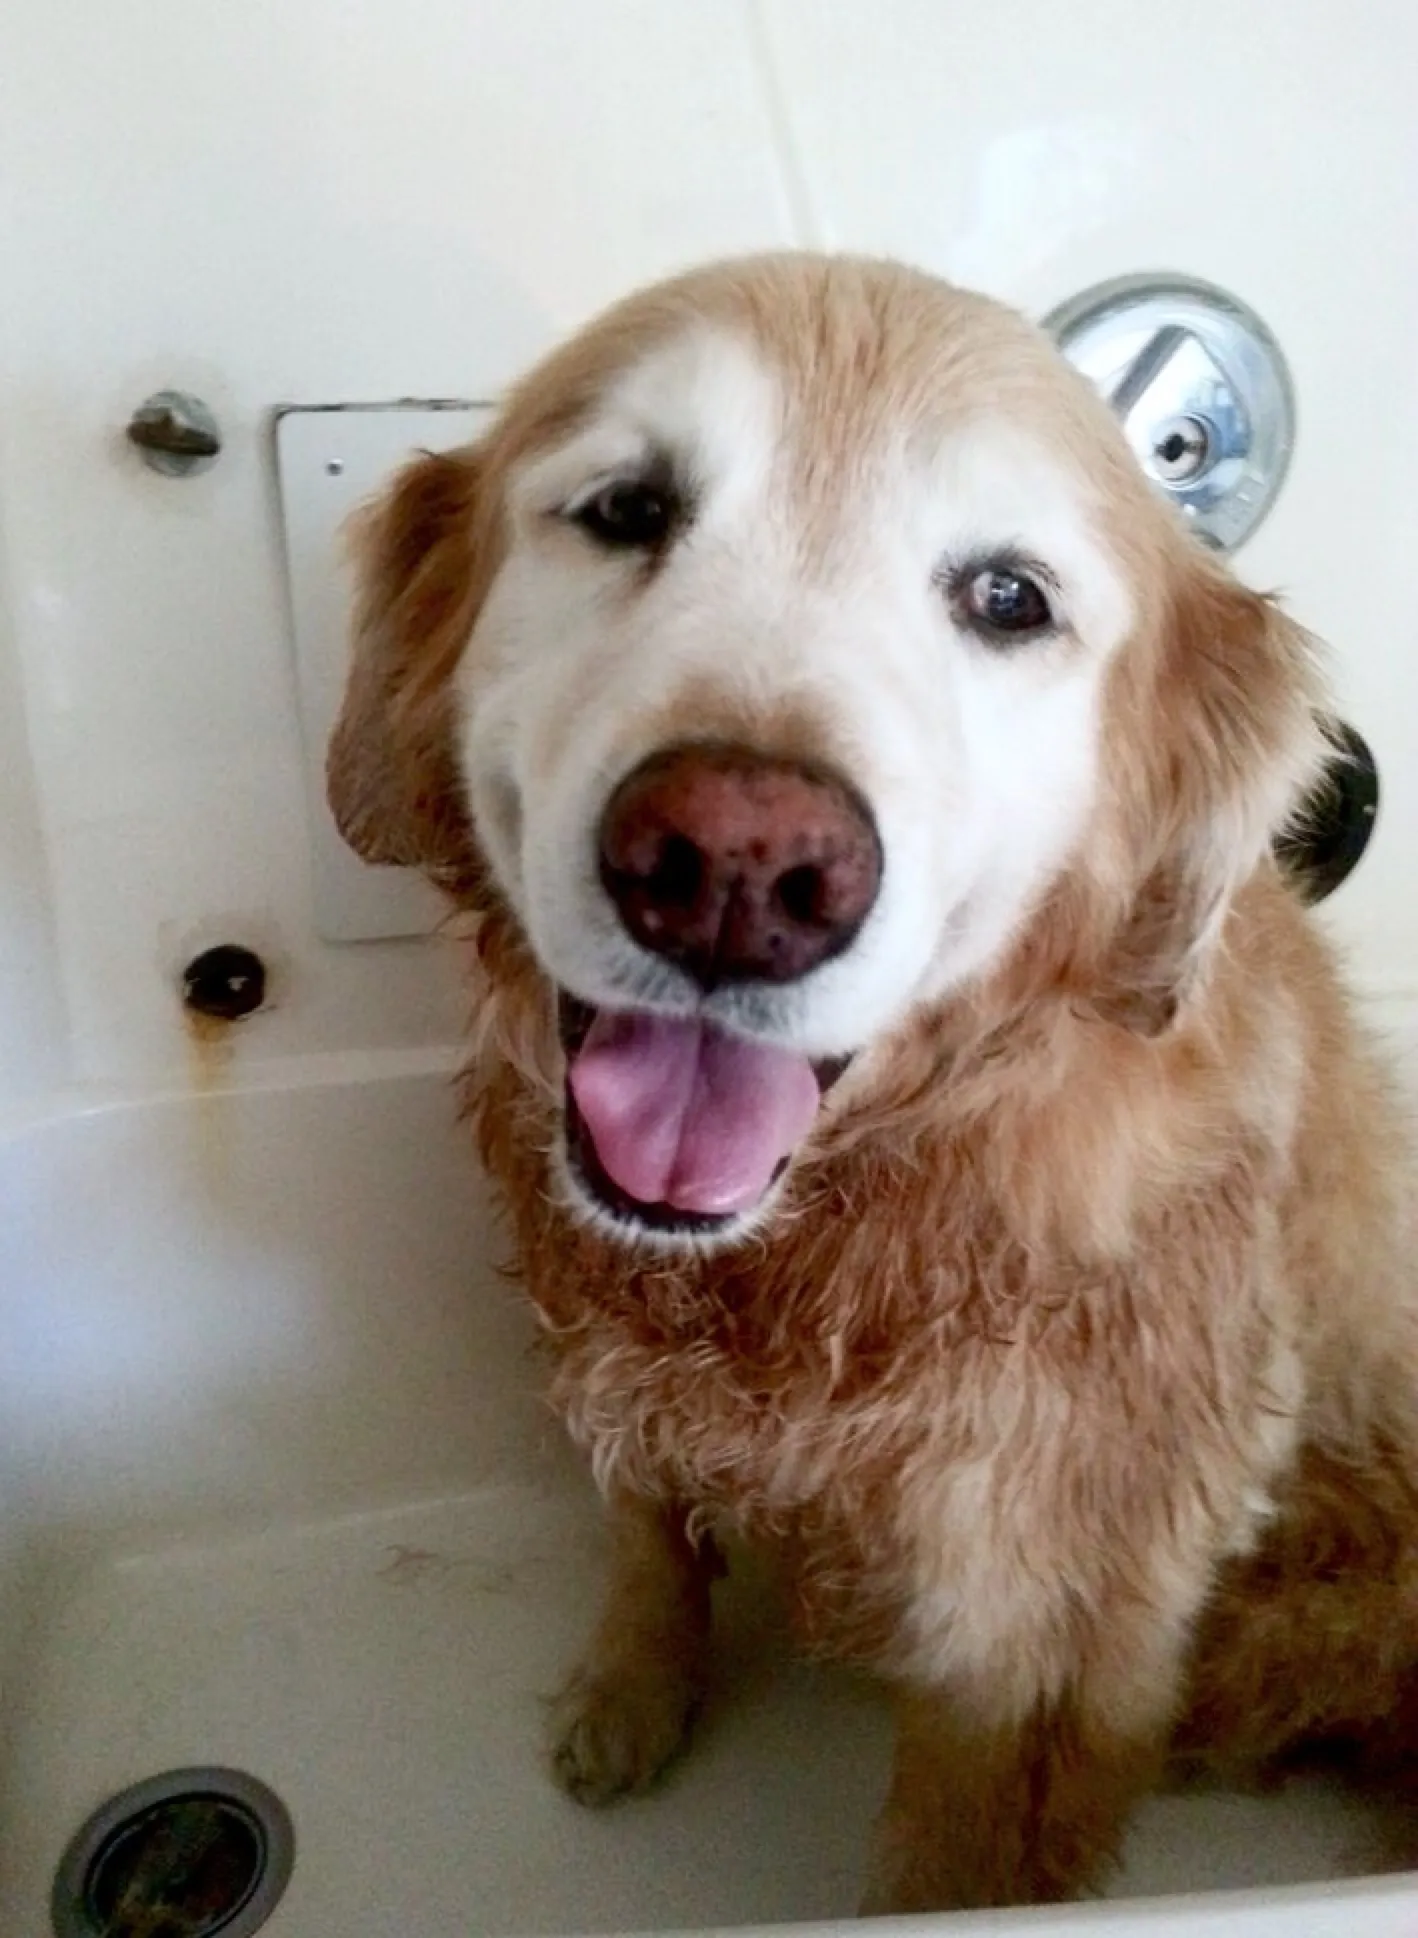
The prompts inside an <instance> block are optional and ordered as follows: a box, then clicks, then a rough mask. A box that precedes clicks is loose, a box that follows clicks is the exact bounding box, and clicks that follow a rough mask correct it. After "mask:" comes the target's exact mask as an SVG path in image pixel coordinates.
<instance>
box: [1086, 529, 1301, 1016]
mask: <svg viewBox="0 0 1418 1938" xmlns="http://www.w3.org/2000/svg"><path fill="white" fill-rule="evenodd" d="M1186 549H1187V551H1188V552H1191V551H1192V549H1193V548H1192V547H1191V545H1190V543H1188V545H1187V548H1186ZM1154 645H1155V650H1154V652H1153V653H1152V655H1151V656H1150V661H1147V660H1144V661H1143V662H1142V663H1141V664H1140V665H1139V664H1138V663H1136V662H1135V663H1134V666H1133V667H1132V668H1130V669H1129V670H1128V672H1127V674H1126V675H1125V676H1124V678H1123V679H1121V680H1120V681H1119V682H1118V685H1117V687H1116V689H1115V690H1114V692H1113V694H1112V695H1111V707H1112V720H1111V723H1110V724H1111V725H1112V727H1113V729H1114V730H1113V731H1112V732H1111V733H1109V732H1107V730H1106V729H1105V742H1104V755H1103V757H1104V760H1105V761H1108V760H1110V759H1111V758H1112V756H1113V755H1114V753H1115V752H1116V751H1117V750H1118V749H1119V748H1123V747H1127V748H1136V750H1137V751H1136V753H1135V755H1133V760H1132V769H1131V772H1130V773H1126V774H1125V775H1124V776H1123V777H1122V786H1121V789H1120V806H1121V813H1122V815H1123V817H1124V819H1125V821H1130V822H1131V824H1132V832H1131V834H1129V833H1128V832H1127V831H1126V830H1125V832H1124V837H1123V838H1124V841H1125V843H1126V845H1127V846H1128V847H1129V848H1130V849H1131V852H1132V854H1133V855H1134V856H1135V857H1136V858H1137V863H1138V864H1140V865H1139V866H1138V870H1137V874H1136V875H1135V877H1134V880H1135V882H1136V883H1137V886H1136V887H1135V888H1134V890H1133V891H1132V894H1131V897H1130V906H1129V910H1128V914H1127V916H1126V919H1125V920H1124V922H1123V923H1122V925H1121V929H1120V931H1119V932H1117V934H1116V935H1115V940H1114V944H1113V947H1112V949H1111V951H1110V954H1109V961H1108V965H1107V973H1106V975H1105V976H1104V977H1103V978H1102V981H1101V986H1100V987H1099V988H1098V990H1097V991H1096V994H1095V998H1094V1001H1093V1003H1092V1007H1094V1008H1095V1009H1096V1011H1097V1012H1098V1013H1099V1014H1101V1015H1103V1016H1106V1017H1107V1018H1108V1019H1109V1020H1110V1021H1113V1022H1117V1023H1121V1024H1123V1025H1124V1026H1125V1027H1127V1028H1128V1029H1131V1030H1134V1031H1136V1032H1137V1033H1138V1034H1140V1035H1143V1036H1157V1035H1160V1034H1161V1033H1162V1032H1163V1031H1164V1030H1166V1029H1167V1028H1168V1027H1169V1026H1170V1024H1171V1023H1172V1021H1173V1020H1174V1019H1175V1017H1176V1016H1177V1015H1178V1013H1179V1012H1180V1011H1181V1010H1182V1008H1183V1007H1184V1006H1185V1004H1186V1002H1187V1001H1188V999H1189V997H1191V996H1192V995H1193V994H1194V993H1195V992H1196V991H1197V990H1198V988H1199V987H1200V986H1201V984H1202V982H1203V980H1204V978H1205V975H1206V972H1207V967H1208V964H1209V963H1210V961H1211V959H1212V956H1213V953H1214V951H1215V949H1216V947H1217V945H1218V943H1219V942H1220V940H1221V936H1222V932H1223V930H1224V928H1225V924H1226V917H1227V914H1228V912H1229V910H1230V907H1231V903H1232V900H1233V897H1234V896H1235V893H1236V891H1237V889H1238V888H1240V886H1241V885H1242V884H1243V883H1244V882H1245V881H1247V880H1248V879H1249V878H1250V877H1251V876H1252V875H1253V874H1254V873H1255V871H1256V869H1257V868H1258V867H1261V866H1270V865H1271V862H1270V851H1271V847H1272V843H1273V842H1274V840H1275V838H1276V836H1277V835H1278V834H1279V833H1280V832H1281V831H1282V830H1283V829H1284V828H1285V827H1286V826H1287V824H1288V823H1289V822H1290V820H1291V819H1292V817H1293V816H1294V815H1295V813H1296V812H1297V810H1298V809H1299V807H1300V805H1301V803H1302V801H1303V799H1304V796H1305V794H1306V792H1307V790H1308V789H1309V788H1310V787H1311V786H1312V785H1313V783H1314V781H1315V779H1316V777H1317V775H1318V774H1319V773H1320V771H1321V769H1322V767H1323V763H1324V758H1325V753H1326V747H1327V743H1326V740H1325V736H1324V731H1323V727H1322V725H1321V719H1322V706H1323V694H1322V689H1321V683H1320V678H1319V672H1318V664H1317V655H1316V652H1315V648H1314V643H1313V641H1312V640H1311V639H1310V638H1309V636H1308V635H1307V634H1306V633H1305V632H1303V631H1302V629H1301V628H1300V627H1298V626H1297V625H1295V624H1294V623H1293V622H1292V621H1291V620H1290V619H1288V618H1287V617H1286V616H1285V615H1284V613H1282V612H1281V611H1280V610H1279V609H1278V607H1277V606H1276V604H1275V603H1274V601H1273V600H1272V599H1270V598H1268V597H1265V596H1263V595H1262V594H1260V593H1257V592H1252V591H1250V590H1249V589H1248V588H1247V587H1245V586H1242V585H1241V584H1239V582H1238V581H1236V580H1235V579H1233V578H1232V577H1231V576H1230V574H1229V573H1228V572H1226V571H1225V570H1224V568H1222V567H1221V566H1220V565H1219V564H1218V563H1216V562H1215V561H1213V560H1211V559H1210V558H1208V557H1207V556H1206V555H1205V554H1204V553H1202V552H1201V551H1200V550H1199V548H1197V549H1196V552H1195V556H1194V557H1189V558H1187V559H1186V560H1185V561H1184V562H1183V563H1182V564H1181V565H1180V566H1179V567H1178V569H1177V570H1176V572H1175V574H1174V576H1173V579H1172V582H1171V584H1170V585H1169V587H1168V590H1167V595H1166V598H1165V601H1164V604H1163V607H1162V617H1161V623H1160V632H1159V634H1158V636H1157V638H1156V640H1155V642H1154ZM1119 710H1121V711H1119ZM1110 742H1111V743H1112V745H1110V744H1109V743H1110Z"/></svg>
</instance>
